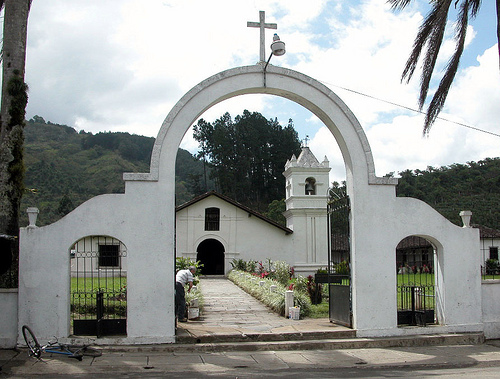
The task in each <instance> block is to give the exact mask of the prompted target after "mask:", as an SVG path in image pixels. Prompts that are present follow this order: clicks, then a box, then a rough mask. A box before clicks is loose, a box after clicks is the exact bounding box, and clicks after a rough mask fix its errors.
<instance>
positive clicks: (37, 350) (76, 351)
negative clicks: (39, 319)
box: [22, 325, 102, 361]
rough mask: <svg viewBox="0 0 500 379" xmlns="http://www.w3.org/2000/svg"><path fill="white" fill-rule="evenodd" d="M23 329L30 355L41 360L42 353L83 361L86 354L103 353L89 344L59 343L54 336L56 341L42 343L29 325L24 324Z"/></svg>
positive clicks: (91, 355)
mask: <svg viewBox="0 0 500 379" xmlns="http://www.w3.org/2000/svg"><path fill="white" fill-rule="evenodd" d="M22 331H23V337H24V340H25V341H26V345H28V350H29V351H28V355H29V356H30V357H35V358H36V359H39V360H41V356H42V353H50V354H60V355H66V356H68V358H75V359H78V360H79V361H81V360H82V359H83V357H84V356H88V357H93V358H96V357H100V356H101V355H102V352H101V351H100V350H98V349H95V348H93V347H89V346H88V345H67V344H62V343H59V341H58V340H57V338H56V337H54V338H56V340H55V341H49V342H48V343H47V344H46V345H40V343H38V340H37V339H36V336H35V333H33V331H32V330H31V329H30V327H29V326H27V325H23V328H22Z"/></svg>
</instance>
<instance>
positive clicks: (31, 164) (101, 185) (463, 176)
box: [21, 116, 500, 229]
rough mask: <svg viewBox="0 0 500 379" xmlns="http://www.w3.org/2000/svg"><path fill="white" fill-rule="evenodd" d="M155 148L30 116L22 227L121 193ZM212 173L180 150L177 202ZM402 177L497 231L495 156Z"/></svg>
mask: <svg viewBox="0 0 500 379" xmlns="http://www.w3.org/2000/svg"><path fill="white" fill-rule="evenodd" d="M153 144H154V138H152V137H143V136H138V135H131V134H129V133H110V132H108V133H97V134H95V135H94V134H92V133H86V132H83V131H82V132H79V133H78V132H77V131H76V130H75V129H74V128H72V127H69V126H66V125H57V124H54V123H50V122H45V121H44V120H43V118H42V117H39V116H35V117H34V118H33V119H32V120H30V121H29V122H28V123H27V125H26V128H25V166H26V179H25V184H26V188H27V191H26V194H25V196H24V198H23V202H22V212H21V217H22V218H21V225H27V222H28V221H27V216H26V212H25V210H26V208H27V207H31V206H34V207H37V208H39V209H40V215H39V218H38V222H37V224H38V225H40V226H42V225H47V224H50V223H52V222H54V221H56V220H58V219H59V218H61V217H62V216H63V215H65V214H67V213H68V212H69V211H71V210H72V209H74V208H75V207H77V206H78V205H80V204H81V203H83V202H84V201H86V200H88V199H90V198H92V197H94V196H96V195H99V194H104V193H122V192H123V191H124V182H123V180H122V175H123V173H124V172H149V163H150V157H151V151H152V147H153ZM205 169H206V170H207V171H206V172H207V173H206V172H205ZM209 172H210V167H208V166H206V167H204V165H203V162H202V161H200V160H198V159H197V158H195V157H193V155H191V154H190V153H189V152H188V151H186V150H182V149H179V150H178V153H177V160H176V203H177V204H181V203H184V202H186V201H188V200H190V199H192V197H193V196H196V195H199V194H201V193H204V192H206V191H207V190H212V189H215V186H214V183H213V181H212V180H210V179H209V176H210V175H209ZM399 175H400V176H401V178H400V179H399V184H398V186H397V195H398V196H410V197H415V198H418V199H420V200H423V201H425V202H426V203H428V204H429V205H431V206H432V207H433V208H435V209H436V210H437V211H438V212H440V213H441V214H442V215H443V216H445V217H446V218H447V219H449V220H450V221H451V222H453V223H455V224H457V225H461V219H460V217H459V215H458V214H459V212H460V211H461V210H471V211H472V212H473V216H472V222H473V223H476V224H482V225H485V226H488V227H491V228H495V229H500V158H488V159H485V160H483V161H479V162H468V163H466V164H454V165H451V166H447V167H440V168H433V167H428V168H427V169H426V170H405V171H402V172H400V173H399ZM227 195H228V196H230V194H227Z"/></svg>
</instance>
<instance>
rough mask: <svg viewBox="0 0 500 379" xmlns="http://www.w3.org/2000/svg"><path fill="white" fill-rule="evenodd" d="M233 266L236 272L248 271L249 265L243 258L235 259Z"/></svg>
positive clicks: (232, 262)
mask: <svg viewBox="0 0 500 379" xmlns="http://www.w3.org/2000/svg"><path fill="white" fill-rule="evenodd" d="M231 266H232V267H233V269H234V270H240V271H246V269H247V263H246V262H245V261H244V260H243V259H241V258H239V259H236V258H233V260H232V261H231Z"/></svg>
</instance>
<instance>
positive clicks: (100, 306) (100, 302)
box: [96, 291, 104, 337]
mask: <svg viewBox="0 0 500 379" xmlns="http://www.w3.org/2000/svg"><path fill="white" fill-rule="evenodd" d="M96 306H97V309H96V314H97V333H96V334H97V337H101V336H102V322H103V319H104V292H102V291H99V292H97V295H96Z"/></svg>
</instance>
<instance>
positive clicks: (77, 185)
mask: <svg viewBox="0 0 500 379" xmlns="http://www.w3.org/2000/svg"><path fill="white" fill-rule="evenodd" d="M153 144H154V138H152V137H143V136H138V135H130V134H128V133H97V134H95V135H94V134H92V133H86V132H80V133H78V132H77V131H76V130H75V129H73V128H72V127H69V126H66V125H57V124H53V123H50V122H48V123H46V122H45V121H44V120H43V118H42V117H39V116H35V117H34V118H33V119H32V120H30V121H29V122H28V123H27V125H26V128H25V166H26V177H25V186H26V192H25V195H24V197H23V202H22V213H21V215H22V223H21V224H22V225H26V223H27V217H26V214H25V212H24V211H25V209H26V208H27V207H31V206H34V207H37V208H39V209H40V215H39V217H38V225H46V224H50V223H52V222H54V221H56V220H58V219H59V218H61V217H62V216H63V215H65V214H67V213H68V212H69V211H71V210H72V209H74V208H75V207H77V206H78V205H80V204H81V203H83V202H84V201H86V200H88V199H90V198H92V197H94V196H96V195H100V194H104V193H122V192H124V189H125V184H124V181H123V180H122V176H123V173H124V172H149V163H150V158H151V151H152V148H153ZM203 172H204V168H203V163H202V162H201V161H199V160H197V159H195V158H194V157H193V156H192V155H191V154H190V153H189V152H188V151H186V150H182V149H179V151H178V153H177V161H176V195H177V202H178V203H183V202H186V201H188V200H190V199H191V198H192V197H193V196H195V195H199V194H201V193H203V192H205V188H204V181H202V178H203ZM210 183H211V182H210V181H209V182H208V185H210ZM208 189H211V188H208Z"/></svg>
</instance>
